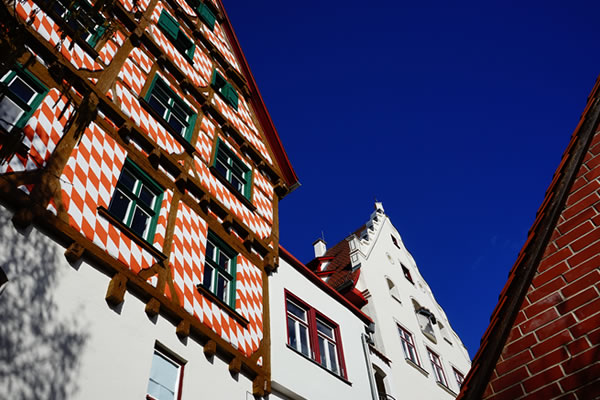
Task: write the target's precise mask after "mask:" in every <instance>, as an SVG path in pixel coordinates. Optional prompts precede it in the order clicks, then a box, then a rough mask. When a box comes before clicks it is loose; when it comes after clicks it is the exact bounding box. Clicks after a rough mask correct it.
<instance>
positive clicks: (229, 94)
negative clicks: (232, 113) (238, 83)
mask: <svg viewBox="0 0 600 400" xmlns="http://www.w3.org/2000/svg"><path fill="white" fill-rule="evenodd" d="M223 96H224V97H225V99H227V102H228V103H229V104H230V105H231V106H232V107H233V108H235V109H236V110H237V109H238V101H239V98H238V94H237V91H236V90H235V89H234V88H233V86H231V84H229V83H227V84H226V85H225V87H224V88H223Z"/></svg>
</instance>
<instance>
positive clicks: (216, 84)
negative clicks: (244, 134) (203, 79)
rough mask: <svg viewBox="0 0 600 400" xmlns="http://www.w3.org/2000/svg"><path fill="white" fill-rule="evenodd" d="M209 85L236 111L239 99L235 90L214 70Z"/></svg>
mask: <svg viewBox="0 0 600 400" xmlns="http://www.w3.org/2000/svg"><path fill="white" fill-rule="evenodd" d="M211 85H212V87H213V88H214V89H215V91H216V92H217V93H219V94H220V95H221V96H222V97H223V98H224V99H225V101H226V102H227V103H228V104H229V105H230V106H231V107H233V108H234V109H236V110H237V109H238V101H239V99H238V94H237V92H236V90H235V88H234V87H233V86H232V85H231V84H230V83H229V82H227V81H226V80H225V78H223V75H221V74H220V73H218V72H217V71H216V70H215V71H214V72H213V77H212V82H211Z"/></svg>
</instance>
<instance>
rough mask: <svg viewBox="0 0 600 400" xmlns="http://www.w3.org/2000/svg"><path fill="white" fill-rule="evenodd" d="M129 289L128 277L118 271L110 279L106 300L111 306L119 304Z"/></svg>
mask: <svg viewBox="0 0 600 400" xmlns="http://www.w3.org/2000/svg"><path fill="white" fill-rule="evenodd" d="M126 289H127V277H126V276H125V275H124V274H122V273H118V274H116V275H115V276H113V278H112V279H111V280H110V283H109V284H108V290H107V291H106V302H107V303H108V304H110V305H111V306H118V305H119V304H121V303H122V302H123V300H124V298H125V290H126Z"/></svg>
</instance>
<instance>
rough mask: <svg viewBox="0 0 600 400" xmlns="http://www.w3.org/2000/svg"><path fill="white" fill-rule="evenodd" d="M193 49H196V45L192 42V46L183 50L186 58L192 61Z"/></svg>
mask: <svg viewBox="0 0 600 400" xmlns="http://www.w3.org/2000/svg"><path fill="white" fill-rule="evenodd" d="M194 51H196V45H195V44H192V46H191V47H190V48H189V49H187V51H186V52H185V55H186V56H187V58H188V59H189V60H190V61H192V62H193V61H194Z"/></svg>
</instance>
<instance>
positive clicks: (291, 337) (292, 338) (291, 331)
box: [287, 317, 300, 350]
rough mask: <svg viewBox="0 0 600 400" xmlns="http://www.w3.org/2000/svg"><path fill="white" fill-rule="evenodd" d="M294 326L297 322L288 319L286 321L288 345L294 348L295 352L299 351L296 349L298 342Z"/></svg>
mask: <svg viewBox="0 0 600 400" xmlns="http://www.w3.org/2000/svg"><path fill="white" fill-rule="evenodd" d="M296 324H297V322H296V321H295V320H294V319H293V318H290V317H288V319H287V327H288V344H289V345H290V346H292V347H293V348H295V349H296V350H300V349H299V348H298V340H297V339H296Z"/></svg>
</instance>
